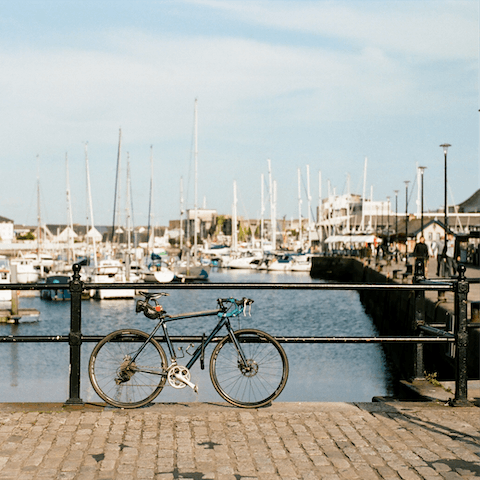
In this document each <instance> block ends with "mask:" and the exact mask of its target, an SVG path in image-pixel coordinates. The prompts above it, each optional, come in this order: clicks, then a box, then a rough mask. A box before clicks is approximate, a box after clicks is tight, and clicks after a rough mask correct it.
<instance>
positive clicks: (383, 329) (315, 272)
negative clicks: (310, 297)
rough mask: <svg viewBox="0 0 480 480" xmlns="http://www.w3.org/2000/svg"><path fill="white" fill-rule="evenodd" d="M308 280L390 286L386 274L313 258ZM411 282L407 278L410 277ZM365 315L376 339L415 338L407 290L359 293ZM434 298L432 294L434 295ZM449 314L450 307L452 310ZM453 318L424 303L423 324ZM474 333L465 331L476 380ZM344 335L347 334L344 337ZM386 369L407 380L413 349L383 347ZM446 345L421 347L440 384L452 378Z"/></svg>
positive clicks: (349, 260) (355, 262)
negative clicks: (387, 364)
mask: <svg viewBox="0 0 480 480" xmlns="http://www.w3.org/2000/svg"><path fill="white" fill-rule="evenodd" d="M311 276H312V277H313V278H321V279H326V280H331V281H338V282H345V283H350V282H351V283H370V284H373V283H391V282H392V280H391V279H390V278H388V277H387V275H386V274H384V273H382V272H381V271H378V270H376V269H374V268H371V267H370V266H368V265H367V264H364V263H363V262H362V261H360V260H359V259H357V258H353V257H314V258H313V263H312V270H311ZM410 281H411V277H410ZM359 294H360V299H361V301H362V303H363V305H364V307H365V311H366V312H367V313H368V314H370V316H371V317H372V319H373V321H374V324H375V326H376V328H377V330H378V335H380V336H417V335H418V332H417V331H416V327H415V311H414V309H415V292H413V291H408V290H388V291H387V290H360V291H359ZM435 295H436V294H435ZM452 311H453V307H452ZM452 317H453V314H452V312H451V311H449V309H448V308H444V307H443V306H442V304H439V303H438V302H436V301H432V300H429V299H428V298H426V299H425V322H426V323H427V324H440V325H443V326H445V327H449V326H450V325H453V323H452V320H453V319H452ZM478 334H479V330H478V329H470V331H469V352H468V375H469V378H478V377H479V356H478V350H479V349H478V336H479V335H478ZM346 335H348V333H346ZM383 348H384V351H385V353H386V355H387V358H388V360H389V362H390V367H391V369H392V371H393V373H394V376H395V377H396V378H397V379H407V380H408V379H411V378H413V377H414V372H415V354H416V345H414V344H412V345H410V344H405V343H399V344H383ZM450 348H451V347H450V346H449V345H448V344H446V343H445V344H444V343H442V344H436V345H434V344H424V346H423V351H424V370H425V371H426V372H427V373H437V375H438V377H439V378H441V379H443V380H451V379H453V378H454V374H455V371H454V364H453V362H452V360H451V359H449V358H448V357H447V355H446V354H447V353H448V352H449V349H450Z"/></svg>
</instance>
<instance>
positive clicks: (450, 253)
mask: <svg viewBox="0 0 480 480" xmlns="http://www.w3.org/2000/svg"><path fill="white" fill-rule="evenodd" d="M446 247H447V248H446V251H445V267H446V275H445V276H447V277H450V276H453V275H455V272H456V270H457V262H456V261H455V240H454V238H453V235H452V234H451V233H449V234H448V235H447V245H446Z"/></svg>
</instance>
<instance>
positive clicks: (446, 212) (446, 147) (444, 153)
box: [440, 143, 451, 250]
mask: <svg viewBox="0 0 480 480" xmlns="http://www.w3.org/2000/svg"><path fill="white" fill-rule="evenodd" d="M440 146H441V147H442V148H443V157H444V159H445V169H444V172H445V190H444V206H445V219H444V225H445V237H444V238H445V250H446V249H447V231H448V203H447V201H448V200H447V151H448V147H451V145H450V144H449V143H443V144H442V145H440Z"/></svg>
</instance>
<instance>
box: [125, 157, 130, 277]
mask: <svg viewBox="0 0 480 480" xmlns="http://www.w3.org/2000/svg"><path fill="white" fill-rule="evenodd" d="M125 200H126V205H125V210H126V211H125V213H126V217H127V218H126V220H127V221H126V230H127V256H126V262H125V270H126V272H125V273H126V280H127V282H129V281H130V264H131V259H130V253H131V252H130V249H131V248H132V243H131V239H130V236H131V233H132V223H131V220H132V218H131V209H130V201H131V198H130V155H129V153H128V152H127V193H126V196H125Z"/></svg>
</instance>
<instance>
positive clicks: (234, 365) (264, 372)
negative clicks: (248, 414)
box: [210, 330, 288, 408]
mask: <svg viewBox="0 0 480 480" xmlns="http://www.w3.org/2000/svg"><path fill="white" fill-rule="evenodd" d="M234 335H235V338H236V339H237V342H238V343H239V345H240V348H241V349H242V352H243V354H244V357H245V358H246V360H247V364H246V365H245V364H244V363H243V361H242V359H241V356H240V354H239V352H238V351H237V348H236V346H235V344H234V343H233V342H232V339H231V338H230V336H229V335H227V336H226V337H224V338H223V339H222V340H221V341H220V342H219V343H218V345H217V346H216V347H215V349H214V350H213V353H212V357H211V359H210V378H211V380H212V383H213V386H214V387H215V389H216V390H217V392H218V393H219V394H220V395H221V396H222V397H223V398H224V399H225V400H226V401H227V402H229V403H231V404H233V405H236V406H237V407H245V408H254V407H261V406H263V405H267V404H268V403H270V402H271V401H273V400H274V399H275V398H277V397H278V395H280V393H281V391H282V390H283V388H284V387H285V384H286V383H287V377H288V360H287V355H286V354H285V351H284V350H283V348H282V347H281V345H280V344H279V343H278V342H277V341H276V340H275V339H274V338H273V337H272V336H271V335H269V334H268V333H265V332H261V331H260V330H237V331H236V332H234Z"/></svg>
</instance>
